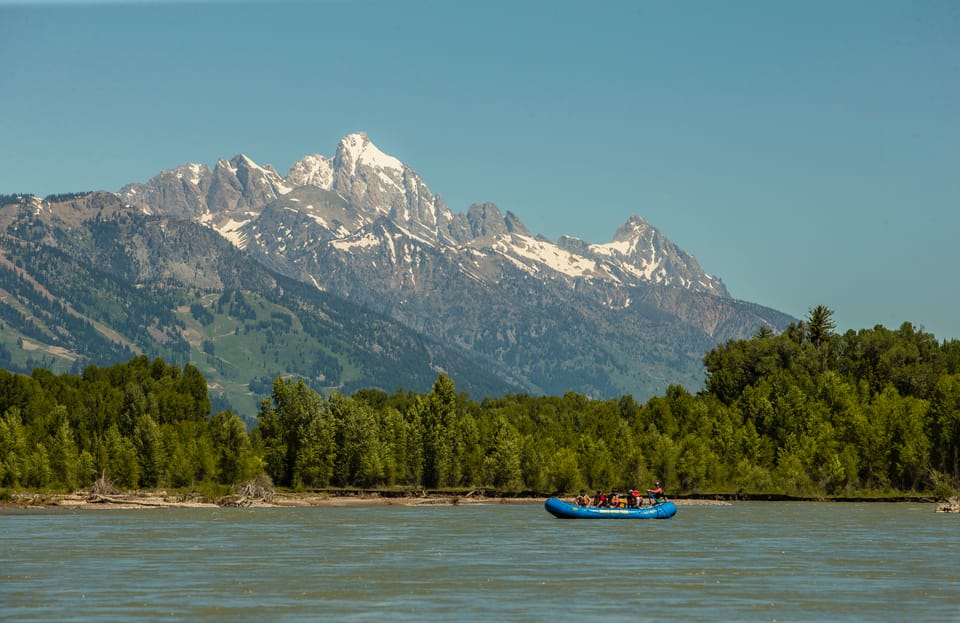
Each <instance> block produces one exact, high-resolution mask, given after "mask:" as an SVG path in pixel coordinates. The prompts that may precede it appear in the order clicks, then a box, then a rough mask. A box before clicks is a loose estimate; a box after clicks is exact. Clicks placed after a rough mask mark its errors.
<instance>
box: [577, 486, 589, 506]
mask: <svg viewBox="0 0 960 623" xmlns="http://www.w3.org/2000/svg"><path fill="white" fill-rule="evenodd" d="M577 506H590V496H589V495H587V492H586V491H584V490H583V489H580V495H578V496H577Z"/></svg>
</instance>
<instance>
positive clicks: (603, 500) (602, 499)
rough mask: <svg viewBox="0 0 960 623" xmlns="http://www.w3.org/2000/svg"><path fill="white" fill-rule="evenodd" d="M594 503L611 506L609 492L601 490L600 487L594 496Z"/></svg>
mask: <svg viewBox="0 0 960 623" xmlns="http://www.w3.org/2000/svg"><path fill="white" fill-rule="evenodd" d="M593 505H594V506H609V504H607V494H606V493H604V492H603V491H601V490H600V489H597V497H595V498H593Z"/></svg>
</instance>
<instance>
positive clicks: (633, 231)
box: [613, 214, 652, 242]
mask: <svg viewBox="0 0 960 623" xmlns="http://www.w3.org/2000/svg"><path fill="white" fill-rule="evenodd" d="M650 229H652V228H651V226H650V223H648V222H647V221H646V220H645V219H644V218H643V217H642V216H640V215H637V214H632V215H630V218H628V219H627V222H626V223H624V224H623V225H621V226H620V227H618V228H617V231H616V232H615V233H614V234H613V241H614V242H625V241H628V240H632V239H634V238H636V237H637V236H638V235H640V234H644V233H646V232H648V231H649V230H650Z"/></svg>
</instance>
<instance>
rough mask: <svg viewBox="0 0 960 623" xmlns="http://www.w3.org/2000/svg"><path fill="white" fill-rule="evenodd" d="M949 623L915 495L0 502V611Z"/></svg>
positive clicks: (252, 617) (129, 617)
mask: <svg viewBox="0 0 960 623" xmlns="http://www.w3.org/2000/svg"><path fill="white" fill-rule="evenodd" d="M554 619H564V620H576V619H581V620H589V621H666V620H670V621H738V622H745V621H858V622H860V621H937V622H943V621H960V517H958V516H956V515H950V514H938V513H934V512H933V506H931V505H922V504H886V503H876V504H832V503H822V504H820V503H806V502H803V503H773V502H763V503H736V504H734V505H732V506H681V507H680V508H679V512H678V513H677V516H676V517H674V518H673V519H667V520H560V519H554V518H553V517H552V516H550V515H548V514H547V513H546V512H545V511H544V510H543V507H542V506H541V505H526V504H524V505H499V504H497V505H486V506H469V505H468V506H431V507H422V506H421V507H401V506H376V507H374V506H371V507H363V508H298V509H164V510H133V511H130V510H98V511H90V510H87V511H56V510H43V511H12V510H6V511H2V512H0V620H3V621H57V622H62V621H83V622H87V621H97V622H100V621H159V620H165V621H169V620H178V621H240V622H243V621H382V620H388V621H425V620H430V621H452V620H456V621H547V620H554Z"/></svg>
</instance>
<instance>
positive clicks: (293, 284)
mask: <svg viewBox="0 0 960 623" xmlns="http://www.w3.org/2000/svg"><path fill="white" fill-rule="evenodd" d="M63 215H69V216H70V217H71V218H70V219H69V220H70V221H71V223H70V224H69V227H68V228H67V227H65V226H67V225H68V223H67V220H68V219H65V218H64V217H63ZM0 216H2V218H0V223H2V225H4V230H5V231H4V233H3V234H2V236H0V242H2V244H0V316H2V320H3V323H4V327H3V329H4V331H3V335H4V340H2V341H0V344H2V349H0V359H2V361H0V363H2V364H3V367H6V368H9V369H22V370H24V371H29V370H30V369H31V368H32V367H33V366H43V367H48V368H51V369H53V370H66V369H72V370H73V371H74V372H78V371H79V370H80V369H82V367H84V366H86V365H89V364H91V363H92V364H98V365H109V364H111V363H114V362H116V361H122V360H125V359H127V358H130V357H133V356H134V355H137V354H141V353H146V354H149V355H150V356H157V357H163V358H164V359H167V360H168V361H171V362H175V363H178V364H183V363H186V362H187V361H192V362H193V363H194V364H195V365H197V366H198V367H199V368H200V369H201V371H202V372H204V374H205V375H206V376H207V378H208V380H209V381H210V382H211V383H212V384H213V388H212V391H213V394H214V395H215V396H216V395H218V394H223V398H224V400H226V401H228V402H229V403H230V404H232V405H234V406H235V407H236V408H238V409H242V412H243V414H244V415H245V416H247V417H252V415H253V413H254V412H255V408H256V404H257V401H258V400H259V398H260V397H262V396H264V395H269V391H270V381H272V379H273V378H275V377H276V376H280V375H284V376H300V377H303V378H305V379H306V380H307V381H308V382H309V383H310V384H311V385H313V386H315V387H317V388H320V389H324V390H331V389H339V390H341V391H345V392H348V393H349V392H352V391H354V390H356V389H359V388H362V387H380V388H383V389H385V390H387V391H393V390H395V389H397V388H399V387H404V388H407V389H411V390H415V391H426V390H428V389H429V387H430V386H431V384H432V383H433V381H434V380H435V379H436V375H437V374H438V372H439V371H441V370H443V371H446V372H447V373H448V374H450V375H452V376H455V377H456V378H460V379H462V384H461V389H463V390H465V391H468V392H470V393H475V394H476V395H479V396H482V395H501V394H503V393H509V392H512V391H517V390H518V389H519V387H518V386H516V385H513V384H511V383H509V382H506V381H504V380H503V379H502V378H499V377H498V375H497V374H496V373H495V372H493V371H490V370H489V369H483V368H481V367H479V366H477V365H476V364H475V363H474V362H473V361H472V360H471V358H470V357H469V356H467V355H466V354H465V353H463V352H461V351H459V350H458V349H455V348H449V347H448V346H445V345H442V344H439V343H436V342H432V341H431V340H429V339H427V338H425V337H423V336H421V335H418V334H416V333H415V332H413V331H411V330H409V329H407V328H405V327H403V326H401V325H399V324H397V323H396V322H394V321H391V320H389V319H388V318H387V317H385V316H382V315H380V314H377V313H374V312H371V311H369V310H365V309H362V308H359V307H357V306H356V305H354V304H352V303H349V302H347V301H345V300H343V299H341V298H339V297H336V296H333V295H331V294H329V293H325V292H322V291H320V290H318V289H317V288H315V287H313V286H309V285H306V284H303V283H301V282H298V281H295V280H291V279H289V278H287V277H284V276H282V275H278V274H276V273H272V272H271V271H269V270H268V269H267V268H265V267H264V266H262V265H260V264H259V263H257V262H255V261H253V260H252V259H251V258H250V257H249V256H248V255H247V254H245V253H243V252H242V251H240V250H238V249H236V248H235V247H234V246H233V245H231V244H229V243H228V242H227V241H226V240H224V239H223V238H222V237H221V236H220V235H219V234H217V233H216V232H215V231H213V230H211V229H209V228H207V227H204V226H202V225H199V224H197V223H194V222H192V221H189V220H182V219H171V218H168V217H158V216H152V215H146V214H143V213H142V212H139V211H136V210H133V209H131V208H128V207H125V206H124V205H123V204H122V203H121V202H120V201H119V199H118V198H116V197H115V196H114V195H110V194H106V193H92V194H88V195H84V196H78V197H75V198H72V199H70V200H68V201H64V202H35V201H26V202H24V203H22V204H20V205H6V206H3V207H2V208H0ZM14 335H16V336H17V337H16V339H14V338H13V336H14ZM251 344H253V345H256V348H251V347H250V345H251ZM228 352H231V353H234V354H235V355H237V357H235V358H228V357H226V356H220V355H221V354H222V355H225V354H226V353H228ZM264 379H267V380H266V381H264ZM251 385H253V386H256V387H257V388H258V390H259V391H252V390H251Z"/></svg>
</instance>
